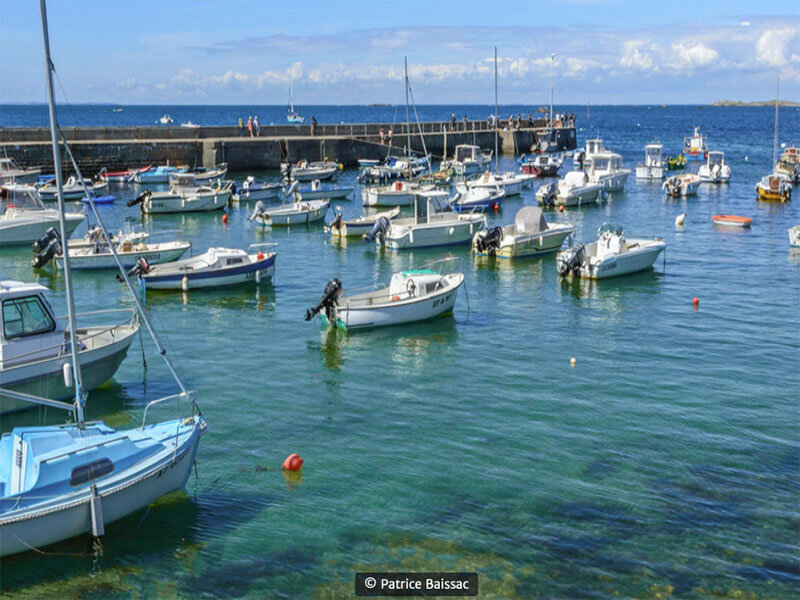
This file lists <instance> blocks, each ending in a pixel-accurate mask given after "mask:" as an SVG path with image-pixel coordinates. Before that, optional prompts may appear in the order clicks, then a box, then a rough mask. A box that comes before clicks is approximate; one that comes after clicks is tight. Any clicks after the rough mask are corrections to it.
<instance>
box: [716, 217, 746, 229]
mask: <svg viewBox="0 0 800 600" xmlns="http://www.w3.org/2000/svg"><path fill="white" fill-rule="evenodd" d="M711 220H712V221H714V225H726V226H728V227H750V224H751V223H752V222H753V219H751V218H750V217H742V216H739V215H714V216H713V217H711Z"/></svg>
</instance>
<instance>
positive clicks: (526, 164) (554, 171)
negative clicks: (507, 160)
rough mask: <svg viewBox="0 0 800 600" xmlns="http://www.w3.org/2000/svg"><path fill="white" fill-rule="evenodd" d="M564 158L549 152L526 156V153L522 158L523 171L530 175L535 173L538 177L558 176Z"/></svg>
mask: <svg viewBox="0 0 800 600" xmlns="http://www.w3.org/2000/svg"><path fill="white" fill-rule="evenodd" d="M563 162H564V159H563V158H561V156H552V155H549V154H538V155H537V156H535V157H534V156H530V157H526V156H525V155H523V156H522V158H520V166H521V167H522V172H523V173H527V174H528V175H535V176H536V177H557V176H558V170H559V169H560V168H561V164H562V163H563Z"/></svg>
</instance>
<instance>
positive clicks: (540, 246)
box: [472, 206, 575, 258]
mask: <svg viewBox="0 0 800 600" xmlns="http://www.w3.org/2000/svg"><path fill="white" fill-rule="evenodd" d="M574 232H575V227H574V226H573V225H571V224H570V223H557V224H554V225H550V224H548V223H547V221H546V220H545V218H544V215H543V214H542V210H541V209H540V208H539V207H538V206H523V207H522V208H521V209H519V211H517V215H516V216H515V217H514V223H512V224H511V225H505V226H504V227H492V228H491V229H487V230H484V231H479V232H478V233H476V234H475V236H474V237H473V238H472V252H473V253H474V254H477V255H478V256H499V257H500V258H525V257H529V256H538V255H540V254H546V253H548V252H555V251H556V250H558V249H559V248H561V244H563V243H564V240H565V239H566V238H567V237H568V236H569V235H571V234H572V233H574Z"/></svg>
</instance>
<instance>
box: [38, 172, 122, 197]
mask: <svg viewBox="0 0 800 600" xmlns="http://www.w3.org/2000/svg"><path fill="white" fill-rule="evenodd" d="M87 189H88V190H89V193H94V194H96V195H97V194H98V192H102V191H103V190H106V189H108V182H107V181H103V180H102V179H101V178H99V177H98V178H97V179H95V180H92V179H84V180H83V183H81V182H80V181H78V180H77V179H76V178H75V177H70V178H69V179H67V181H66V183H64V185H63V188H62V190H63V194H64V200H80V199H81V198H83V197H84V196H85V195H86V190H87ZM57 191H58V188H57V187H56V185H55V183H54V182H48V183H45V184H44V185H41V186H39V195H40V196H41V198H42V200H45V201H47V200H55V199H56V193H57Z"/></svg>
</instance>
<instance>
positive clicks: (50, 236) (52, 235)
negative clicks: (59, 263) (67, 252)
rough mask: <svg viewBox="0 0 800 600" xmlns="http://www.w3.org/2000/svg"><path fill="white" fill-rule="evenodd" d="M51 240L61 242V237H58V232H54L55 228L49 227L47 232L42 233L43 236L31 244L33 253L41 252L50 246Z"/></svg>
mask: <svg viewBox="0 0 800 600" xmlns="http://www.w3.org/2000/svg"><path fill="white" fill-rule="evenodd" d="M53 240H58V241H59V242H60V241H61V236H60V235H58V231H56V228H55V227H51V228H50V229H48V230H47V231H45V232H44V235H43V236H42V237H40V238H39V239H38V240H36V241H35V242H33V251H34V252H41V251H42V250H44V249H45V248H47V246H49V245H50V242H52V241H53Z"/></svg>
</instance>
